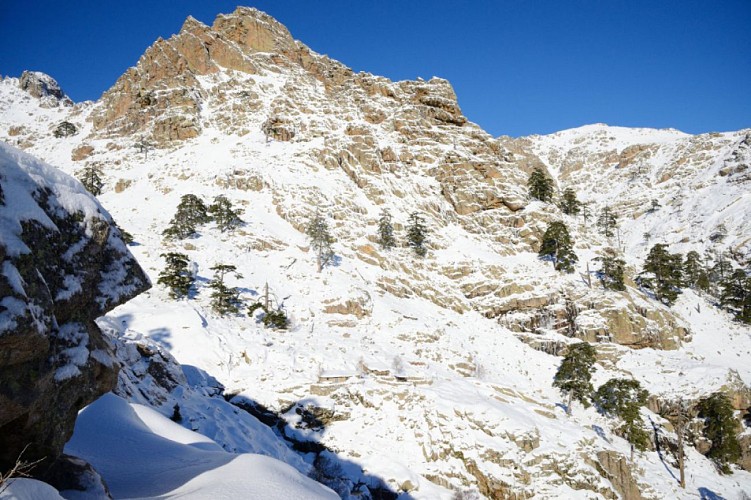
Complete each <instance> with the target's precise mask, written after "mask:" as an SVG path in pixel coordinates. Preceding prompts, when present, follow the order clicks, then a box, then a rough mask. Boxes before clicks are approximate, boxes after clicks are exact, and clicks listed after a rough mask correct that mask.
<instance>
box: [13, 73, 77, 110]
mask: <svg viewBox="0 0 751 500" xmlns="http://www.w3.org/2000/svg"><path fill="white" fill-rule="evenodd" d="M18 86H19V87H20V88H21V90H24V91H26V92H28V93H29V94H30V95H32V96H34V97H36V98H37V99H39V100H40V101H42V103H41V104H42V106H43V107H55V106H60V105H63V106H72V105H73V101H71V100H70V98H69V97H68V96H67V95H65V92H63V89H62V88H60V85H59V84H58V83H57V81H56V80H55V79H54V78H52V77H51V76H49V75H47V74H45V73H42V72H41V71H24V72H23V73H22V74H21V78H19V80H18Z"/></svg>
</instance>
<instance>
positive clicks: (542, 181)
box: [527, 167, 553, 202]
mask: <svg viewBox="0 0 751 500" xmlns="http://www.w3.org/2000/svg"><path fill="white" fill-rule="evenodd" d="M527 187H528V188H529V196H531V197H532V198H534V199H536V200H540V201H544V202H549V201H550V200H552V199H553V180H552V179H551V178H550V177H548V176H547V175H545V172H543V171H542V169H541V168H540V167H537V168H535V169H534V170H533V171H532V173H531V174H530V175H529V179H528V180H527Z"/></svg>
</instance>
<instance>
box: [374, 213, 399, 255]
mask: <svg viewBox="0 0 751 500" xmlns="http://www.w3.org/2000/svg"><path fill="white" fill-rule="evenodd" d="M378 244H379V245H380V246H381V248H383V249H384V250H389V249H391V248H394V247H395V246H396V239H395V238H394V226H393V224H392V223H391V213H390V212H389V211H388V209H387V208H384V209H383V210H382V211H381V218H380V219H378Z"/></svg>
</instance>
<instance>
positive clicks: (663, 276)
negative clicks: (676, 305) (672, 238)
mask: <svg viewBox="0 0 751 500" xmlns="http://www.w3.org/2000/svg"><path fill="white" fill-rule="evenodd" d="M682 260H683V259H682V257H681V255H680V254H671V253H670V252H668V250H667V245H665V244H663V243H657V244H656V245H654V246H653V247H652V249H651V250H650V251H649V255H647V259H646V260H645V261H644V268H643V271H642V272H641V273H640V274H639V277H638V278H637V281H638V282H639V284H640V285H642V286H644V287H645V288H649V289H651V290H652V292H653V293H654V295H655V298H656V299H657V300H659V301H660V302H663V303H665V304H668V305H673V302H675V299H677V298H678V294H680V293H681V288H680V287H681V283H682V271H681V267H682Z"/></svg>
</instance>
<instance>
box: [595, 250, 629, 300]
mask: <svg viewBox="0 0 751 500" xmlns="http://www.w3.org/2000/svg"><path fill="white" fill-rule="evenodd" d="M596 260H599V261H600V262H602V267H601V268H600V272H599V273H598V275H599V278H600V281H601V282H602V286H603V288H606V289H608V290H616V291H623V290H625V289H626V285H625V284H624V282H623V271H624V269H625V267H626V262H625V261H624V260H623V259H619V258H618V257H617V256H616V254H615V251H613V250H611V251H610V252H609V253H608V254H607V255H605V256H603V257H598V258H597V259H596Z"/></svg>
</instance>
